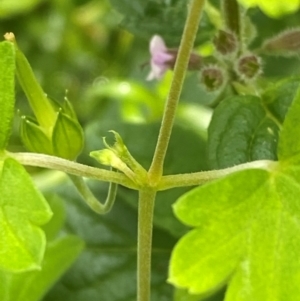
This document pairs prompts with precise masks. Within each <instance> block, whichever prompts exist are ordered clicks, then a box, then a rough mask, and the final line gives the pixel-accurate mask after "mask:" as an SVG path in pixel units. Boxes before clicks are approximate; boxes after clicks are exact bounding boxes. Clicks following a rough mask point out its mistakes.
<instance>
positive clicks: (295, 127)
mask: <svg viewBox="0 0 300 301" xmlns="http://www.w3.org/2000/svg"><path fill="white" fill-rule="evenodd" d="M299 124H300V89H298V92H297V94H296V96H295V99H294V102H293V104H292V106H291V107H290V109H289V111H288V114H287V117H286V120H285V122H284V127H283V129H282V132H281V134H280V140H279V144H278V157H279V159H280V160H282V161H283V160H287V159H291V158H293V160H296V161H297V163H298V162H299V159H300V157H299V155H300V141H299V138H298V137H300V128H299Z"/></svg>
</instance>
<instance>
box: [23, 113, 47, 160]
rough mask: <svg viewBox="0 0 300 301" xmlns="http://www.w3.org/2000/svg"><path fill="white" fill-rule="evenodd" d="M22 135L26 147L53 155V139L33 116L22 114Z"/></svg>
mask: <svg viewBox="0 0 300 301" xmlns="http://www.w3.org/2000/svg"><path fill="white" fill-rule="evenodd" d="M20 136H21V139H22V142H23V143H24V145H25V147H26V149H28V150H29V151H32V152H37V153H43V154H48V155H52V154H53V151H52V145H51V139H50V138H49V136H48V135H47V134H46V133H45V131H44V130H43V128H42V127H40V126H39V125H38V124H37V123H36V122H35V120H34V119H33V118H30V117H26V116H22V118H21V123H20Z"/></svg>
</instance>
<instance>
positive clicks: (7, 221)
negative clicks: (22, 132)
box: [0, 158, 52, 272]
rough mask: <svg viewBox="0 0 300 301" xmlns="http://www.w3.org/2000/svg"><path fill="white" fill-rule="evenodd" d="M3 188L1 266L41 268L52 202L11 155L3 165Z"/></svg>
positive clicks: (19, 269) (17, 269) (0, 184)
mask: <svg viewBox="0 0 300 301" xmlns="http://www.w3.org/2000/svg"><path fill="white" fill-rule="evenodd" d="M0 191H1V194H0V233H1V239H0V250H1V256H0V269H2V270H7V271H10V272H22V271H28V270H37V269H40V268H41V262H42V260H43V256H44V252H45V246H46V238H45V234H44V232H43V231H42V229H41V228H40V226H42V225H44V224H45V223H47V222H48V221H49V220H50V218H51V217H52V211H51V209H50V207H49V205H48V203H47V202H46V200H45V199H44V197H43V196H42V194H41V193H40V192H39V191H38V190H37V189H36V188H35V187H34V185H33V183H32V180H31V178H30V176H29V175H28V174H27V172H26V170H25V169H24V168H23V166H21V165H20V164H19V163H18V162H16V161H15V160H13V159H10V158H8V159H5V161H4V162H3V165H2V168H1V174H0Z"/></svg>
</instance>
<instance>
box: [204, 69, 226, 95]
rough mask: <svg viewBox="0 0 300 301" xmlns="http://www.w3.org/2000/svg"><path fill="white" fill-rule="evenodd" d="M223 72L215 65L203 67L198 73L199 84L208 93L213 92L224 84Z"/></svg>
mask: <svg viewBox="0 0 300 301" xmlns="http://www.w3.org/2000/svg"><path fill="white" fill-rule="evenodd" d="M225 78H226V77H225V72H224V71H223V69H221V68H220V67H219V66H217V65H209V66H206V67H204V68H203V69H202V70H201V73H200V82H201V84H202V85H203V86H204V87H205V89H206V91H208V92H215V91H217V90H219V89H221V87H222V86H223V85H224V84H225Z"/></svg>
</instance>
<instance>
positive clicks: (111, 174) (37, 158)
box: [7, 153, 138, 189]
mask: <svg viewBox="0 0 300 301" xmlns="http://www.w3.org/2000/svg"><path fill="white" fill-rule="evenodd" d="M7 156H8V157H10V158H13V159H15V160H17V161H18V162H19V163H20V164H22V165H28V166H38V167H44V168H50V169H55V170H59V171H63V172H65V173H67V174H70V175H74V176H80V177H87V178H90V179H95V180H99V181H104V182H113V183H117V184H121V185H123V186H126V187H128V188H132V189H138V186H137V185H136V184H135V183H134V182H132V181H131V180H130V179H129V178H128V177H127V176H125V175H124V174H121V173H119V172H115V171H109V170H106V169H100V168H95V167H91V166H87V165H84V164H80V163H76V162H73V161H69V160H66V159H62V158H58V157H55V156H49V155H43V154H36V153H7Z"/></svg>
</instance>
